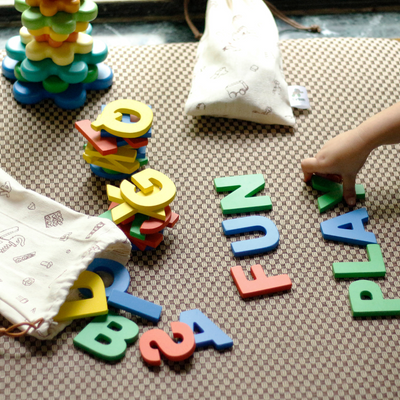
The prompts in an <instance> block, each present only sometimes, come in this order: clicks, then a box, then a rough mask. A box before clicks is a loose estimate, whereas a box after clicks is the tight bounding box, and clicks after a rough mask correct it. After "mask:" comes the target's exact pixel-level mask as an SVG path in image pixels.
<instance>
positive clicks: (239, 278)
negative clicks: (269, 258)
mask: <svg viewBox="0 0 400 400" xmlns="http://www.w3.org/2000/svg"><path fill="white" fill-rule="evenodd" d="M231 275H232V278H233V280H234V282H235V284H236V287H237V288H238V290H239V293H240V296H242V297H243V298H244V299H245V298H247V297H254V296H261V295H263V294H270V293H275V292H281V291H284V290H290V289H291V288H292V281H291V280H290V278H289V276H288V275H286V274H284V275H277V276H271V277H267V276H266V275H265V273H264V270H263V268H262V266H261V265H260V264H257V265H253V266H252V267H251V275H252V276H253V278H254V280H253V281H249V280H247V278H246V276H245V275H244V272H243V269H242V267H241V266H237V267H232V268H231Z"/></svg>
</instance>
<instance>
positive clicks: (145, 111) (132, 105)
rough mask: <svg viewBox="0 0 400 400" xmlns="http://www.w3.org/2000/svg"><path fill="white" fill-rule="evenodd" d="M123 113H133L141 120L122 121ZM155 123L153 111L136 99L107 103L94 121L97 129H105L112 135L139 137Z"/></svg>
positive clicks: (93, 123) (93, 125)
mask: <svg viewBox="0 0 400 400" xmlns="http://www.w3.org/2000/svg"><path fill="white" fill-rule="evenodd" d="M122 114H133V115H136V116H137V117H139V118H140V119H139V121H138V122H136V123H134V124H131V123H125V122H121V120H122ZM152 123H153V111H152V110H151V108H150V107H148V106H146V104H143V103H141V102H139V101H136V100H131V99H121V100H115V101H113V102H111V103H109V104H107V105H106V106H105V107H104V109H103V111H102V113H101V114H100V115H99V116H98V117H97V119H96V121H94V122H92V128H93V129H94V130H95V131H99V130H101V129H105V130H106V131H107V132H109V133H111V134H112V135H115V136H119V137H124V138H129V139H130V138H137V137H139V136H142V135H144V134H145V133H146V132H147V131H148V130H149V129H150V127H151V124H152Z"/></svg>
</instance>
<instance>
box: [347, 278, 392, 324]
mask: <svg viewBox="0 0 400 400" xmlns="http://www.w3.org/2000/svg"><path fill="white" fill-rule="evenodd" d="M363 297H366V299H363ZM349 299H350V305H351V310H352V311H353V316H354V317H378V316H387V315H400V299H384V298H383V294H382V291H381V289H380V287H379V285H378V284H377V283H375V282H372V281H366V280H360V281H355V282H353V283H351V285H350V286H349Z"/></svg>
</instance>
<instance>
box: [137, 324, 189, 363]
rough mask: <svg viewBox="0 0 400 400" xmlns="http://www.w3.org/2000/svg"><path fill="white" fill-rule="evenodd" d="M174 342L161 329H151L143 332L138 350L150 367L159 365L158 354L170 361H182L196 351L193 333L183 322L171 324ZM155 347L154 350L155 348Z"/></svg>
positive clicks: (159, 358) (159, 357)
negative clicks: (177, 341) (175, 340)
mask: <svg viewBox="0 0 400 400" xmlns="http://www.w3.org/2000/svg"><path fill="white" fill-rule="evenodd" d="M171 330H172V332H173V334H174V338H175V339H181V340H182V341H181V342H180V343H176V342H174V341H173V340H172V339H171V338H170V337H169V335H168V334H167V333H166V332H164V331H162V330H161V329H151V330H149V331H147V332H145V333H144V334H143V335H142V337H141V338H140V340H139V349H140V353H141V354H142V357H143V359H144V361H146V362H147V363H148V364H150V365H155V366H158V365H161V356H160V352H161V353H162V354H163V355H164V356H165V357H166V358H168V360H171V361H183V360H186V359H187V358H189V357H190V356H191V355H192V354H193V353H194V351H195V349H196V342H195V339H194V333H193V331H192V330H191V329H190V326H189V325H187V324H184V323H183V322H178V321H175V322H171ZM155 347H156V348H155Z"/></svg>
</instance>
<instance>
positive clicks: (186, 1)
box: [183, 0, 203, 40]
mask: <svg viewBox="0 0 400 400" xmlns="http://www.w3.org/2000/svg"><path fill="white" fill-rule="evenodd" d="M189 1H190V0H184V2H183V12H184V13H185V19H186V23H187V24H188V25H189V28H190V30H191V31H192V32H193V35H194V38H195V39H197V40H199V39H200V38H201V37H202V36H203V34H202V33H200V32H199V30H198V29H197V28H196V26H195V25H194V23H193V22H192V20H191V19H190V15H189Z"/></svg>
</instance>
